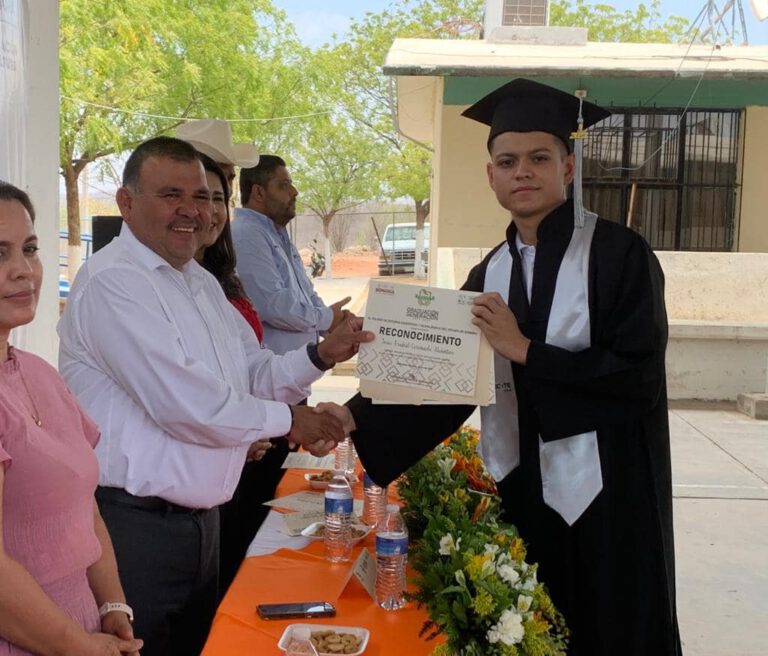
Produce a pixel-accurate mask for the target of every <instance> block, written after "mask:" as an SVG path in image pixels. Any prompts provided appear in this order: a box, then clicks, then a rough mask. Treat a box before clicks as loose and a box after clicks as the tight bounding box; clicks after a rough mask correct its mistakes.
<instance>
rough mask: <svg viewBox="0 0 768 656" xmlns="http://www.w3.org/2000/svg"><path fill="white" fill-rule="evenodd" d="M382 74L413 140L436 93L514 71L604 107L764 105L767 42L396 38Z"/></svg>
mask: <svg viewBox="0 0 768 656" xmlns="http://www.w3.org/2000/svg"><path fill="white" fill-rule="evenodd" d="M384 73H385V74H386V75H392V76H395V77H396V80H397V89H398V93H397V102H398V120H399V123H400V128H401V129H402V130H403V132H404V133H405V134H407V135H408V136H410V137H412V138H415V139H418V140H420V141H432V139H433V137H434V134H433V132H434V118H435V116H434V113H435V107H436V104H435V103H436V100H437V96H438V94H442V99H443V101H444V103H445V104H449V105H451V104H453V105H468V104H471V103H473V102H474V101H475V100H477V99H479V98H481V97H482V96H483V95H485V94H486V93H488V92H489V91H490V90H492V89H493V88H495V87H497V86H499V85H500V84H502V83H503V82H504V81H506V80H509V79H512V78H515V77H529V78H534V79H540V80H541V81H544V82H547V83H549V84H552V85H553V86H556V87H558V88H562V89H563V90H571V91H573V90H575V89H577V88H586V89H588V91H589V98H590V100H593V101H594V102H598V103H600V104H603V105H606V106H624V107H626V106H656V107H683V106H686V105H687V104H688V102H689V101H691V100H693V101H694V102H692V103H691V107H699V108H710V109H711V108H717V107H729V108H734V107H744V106H747V105H754V104H757V105H768V47H766V46H738V47H715V46H712V45H693V46H689V45H685V44H680V45H676V44H656V43H592V42H587V43H586V44H584V45H563V46H551V45H547V46H544V45H530V44H520V43H488V42H486V41H482V40H468V39H467V40H442V39H396V40H395V42H394V43H393V45H392V47H391V49H390V51H389V53H388V55H387V58H386V61H385V62H384ZM441 78H443V79H444V80H445V85H444V87H441V86H440V85H439V84H438V82H439V80H440V79H441ZM694 92H695V95H694Z"/></svg>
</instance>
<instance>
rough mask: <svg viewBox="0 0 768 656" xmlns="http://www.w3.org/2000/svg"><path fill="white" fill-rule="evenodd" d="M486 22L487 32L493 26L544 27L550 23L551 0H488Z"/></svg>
mask: <svg viewBox="0 0 768 656" xmlns="http://www.w3.org/2000/svg"><path fill="white" fill-rule="evenodd" d="M484 23H485V32H486V34H487V33H488V32H489V28H493V27H501V26H504V27H518V26H520V25H535V26H538V27H542V26H544V25H547V24H548V23H549V0H488V1H487V2H486V4H485V21H484Z"/></svg>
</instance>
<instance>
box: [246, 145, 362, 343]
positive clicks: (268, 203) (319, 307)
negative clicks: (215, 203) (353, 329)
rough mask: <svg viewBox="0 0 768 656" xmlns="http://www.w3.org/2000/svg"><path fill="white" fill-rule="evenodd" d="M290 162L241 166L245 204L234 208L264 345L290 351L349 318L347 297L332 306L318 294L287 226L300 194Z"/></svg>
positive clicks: (266, 158) (267, 158) (265, 160)
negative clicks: (261, 325)
mask: <svg viewBox="0 0 768 656" xmlns="http://www.w3.org/2000/svg"><path fill="white" fill-rule="evenodd" d="M298 195H299V192H298V191H297V190H296V187H294V186H293V181H292V180H291V176H290V174H289V173H288V169H287V168H286V165H285V162H284V161H283V160H282V159H281V158H279V157H276V156H275V155H262V156H261V158H260V159H259V163H258V165H257V166H254V167H251V168H243V169H241V170H240V197H241V199H242V204H243V207H242V208H238V209H236V210H235V220H234V221H233V222H232V241H233V242H234V245H235V253H236V255H237V273H238V275H239V276H240V280H242V282H243V285H244V286H245V291H246V292H247V294H248V296H249V297H250V299H251V301H252V302H253V306H254V308H256V311H257V312H258V313H259V317H260V318H261V321H262V323H263V324H264V344H265V346H267V347H268V348H269V349H271V350H272V351H274V352H275V353H285V352H287V351H291V350H293V349H296V348H298V347H300V346H303V345H305V344H308V343H310V342H317V341H318V339H319V337H320V335H321V334H325V333H326V332H330V331H332V330H333V329H334V328H335V327H336V326H337V325H338V324H339V322H340V321H342V320H343V319H344V318H346V317H347V316H349V311H348V310H343V309H342V307H343V306H344V305H345V304H347V303H348V302H349V300H350V298H349V297H347V298H344V299H342V300H340V301H338V302H336V303H334V304H333V305H331V306H330V307H327V306H326V305H325V303H323V300H322V299H321V298H320V297H319V296H318V295H317V292H315V289H314V287H313V285H312V282H311V281H310V280H309V278H308V277H307V274H306V271H305V270H304V264H303V262H302V261H301V256H300V255H299V253H298V251H297V250H296V247H295V246H294V245H293V243H292V242H291V240H290V238H289V236H288V231H287V230H286V226H287V225H288V223H289V221H290V220H291V219H292V218H293V217H295V216H296V196H298Z"/></svg>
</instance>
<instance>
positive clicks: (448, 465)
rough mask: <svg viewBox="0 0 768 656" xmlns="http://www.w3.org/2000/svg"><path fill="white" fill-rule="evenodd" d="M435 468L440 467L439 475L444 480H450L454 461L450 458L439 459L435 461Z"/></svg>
mask: <svg viewBox="0 0 768 656" xmlns="http://www.w3.org/2000/svg"><path fill="white" fill-rule="evenodd" d="M437 466H438V467H440V473H441V474H442V475H443V476H444V477H445V478H450V476H451V471H453V468H454V467H455V466H456V461H455V460H454V459H453V458H451V457H450V456H448V457H446V458H439V459H438V461H437Z"/></svg>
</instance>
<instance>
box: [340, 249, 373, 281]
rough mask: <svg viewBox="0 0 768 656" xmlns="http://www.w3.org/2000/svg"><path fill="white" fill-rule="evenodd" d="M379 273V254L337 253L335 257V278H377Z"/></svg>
mask: <svg viewBox="0 0 768 656" xmlns="http://www.w3.org/2000/svg"><path fill="white" fill-rule="evenodd" d="M378 273H379V256H378V254H377V253H370V252H369V253H350V252H348V251H345V252H343V253H335V254H334V256H333V277H334V278H354V277H359V276H375V275H377V274H378Z"/></svg>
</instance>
